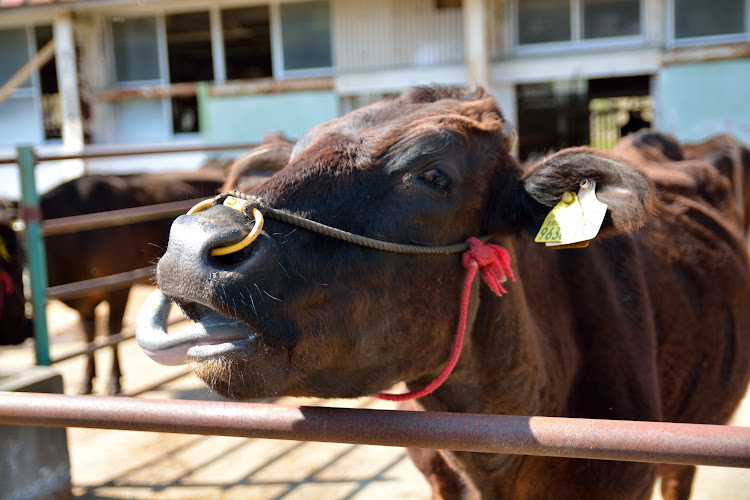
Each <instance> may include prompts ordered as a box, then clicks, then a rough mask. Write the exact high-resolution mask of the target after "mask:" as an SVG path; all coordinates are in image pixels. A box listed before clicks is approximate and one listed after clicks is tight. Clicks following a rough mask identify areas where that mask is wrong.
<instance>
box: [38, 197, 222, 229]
mask: <svg viewBox="0 0 750 500" xmlns="http://www.w3.org/2000/svg"><path fill="white" fill-rule="evenodd" d="M206 199H208V197H205V198H195V199H190V200H180V201H172V202H169V203H159V204H157V205H144V206H142V207H133V208H121V209H119V210H107V211H106V212H95V213H90V214H84V215H73V216H70V217H59V218H56V219H46V220H44V221H42V234H43V235H44V236H56V235H58V234H68V233H76V232H79V231H88V230H91V229H101V228H104V227H115V226H125V225H127V224H135V223H138V222H149V221H153V220H159V219H166V218H168V217H174V216H177V215H181V214H184V213H185V212H187V211H188V210H190V209H191V208H192V207H193V206H195V204H197V203H199V202H201V201H203V200H206Z"/></svg>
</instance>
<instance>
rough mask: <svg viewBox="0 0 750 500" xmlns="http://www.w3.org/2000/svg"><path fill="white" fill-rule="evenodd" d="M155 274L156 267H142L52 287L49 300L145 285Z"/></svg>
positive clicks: (48, 291)
mask: <svg viewBox="0 0 750 500" xmlns="http://www.w3.org/2000/svg"><path fill="white" fill-rule="evenodd" d="M155 272H156V268H155V266H150V267H142V268H141V269H135V270H133V271H125V272H123V273H117V274H111V275H109V276H102V277H101V278H93V279H90V280H84V281H76V282H75V283H66V284H65V285H56V286H51V287H48V288H47V298H48V299H57V300H67V299H73V298H76V297H80V296H82V295H86V294H87V293H89V292H91V291H93V290H117V289H119V288H125V287H126V286H130V285H132V284H134V283H143V282H144V280H146V279H149V278H151V277H153V276H154V273H155Z"/></svg>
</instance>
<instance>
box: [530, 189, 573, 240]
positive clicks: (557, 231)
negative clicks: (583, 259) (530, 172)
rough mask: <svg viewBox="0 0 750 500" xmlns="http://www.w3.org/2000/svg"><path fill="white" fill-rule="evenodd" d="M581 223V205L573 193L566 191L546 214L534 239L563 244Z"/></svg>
mask: <svg viewBox="0 0 750 500" xmlns="http://www.w3.org/2000/svg"><path fill="white" fill-rule="evenodd" d="M582 223H583V207H581V203H580V201H579V200H578V196H577V195H576V194H575V193H570V192H566V193H565V194H563V197H562V200H560V202H559V203H558V204H557V205H555V207H554V208H553V209H552V210H551V211H550V213H548V214H547V217H545V219H544V223H543V224H542V227H541V229H539V232H538V233H537V235H536V237H535V238H534V241H536V242H537V243H559V244H565V243H566V242H568V241H569V240H571V239H572V238H573V237H574V236H575V234H576V233H577V232H578V230H579V228H580V227H581V224H582Z"/></svg>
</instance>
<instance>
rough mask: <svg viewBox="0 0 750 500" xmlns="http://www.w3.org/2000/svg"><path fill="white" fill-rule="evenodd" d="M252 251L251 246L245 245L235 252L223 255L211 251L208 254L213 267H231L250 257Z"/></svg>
mask: <svg viewBox="0 0 750 500" xmlns="http://www.w3.org/2000/svg"><path fill="white" fill-rule="evenodd" d="M252 253H253V247H252V246H246V247H244V248H242V249H241V250H238V251H236V252H232V253H227V254H223V255H215V254H213V252H211V253H210V254H209V261H210V262H211V264H212V265H213V266H215V267H219V268H223V269H231V268H233V267H236V266H238V265H239V264H241V263H242V262H244V261H246V260H247V259H249V258H250V255H251V254H252Z"/></svg>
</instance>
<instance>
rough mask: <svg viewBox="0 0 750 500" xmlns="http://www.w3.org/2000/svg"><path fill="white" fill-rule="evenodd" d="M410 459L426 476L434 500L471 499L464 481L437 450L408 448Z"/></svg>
mask: <svg viewBox="0 0 750 500" xmlns="http://www.w3.org/2000/svg"><path fill="white" fill-rule="evenodd" d="M406 452H407V453H408V454H409V458H411V461H412V462H413V463H414V465H415V466H416V467H417V469H419V471H420V472H421V473H422V474H424V476H425V478H426V479H427V482H428V483H430V487H431V488H432V498H433V499H434V500H450V499H459V498H471V495H467V488H466V485H465V484H464V481H463V480H462V479H461V477H460V476H459V475H458V473H457V472H456V471H455V470H453V469H452V468H451V467H450V465H448V463H447V462H446V461H445V460H444V459H443V457H442V456H441V455H440V452H439V451H437V450H428V449H423V448H407V449H406Z"/></svg>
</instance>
